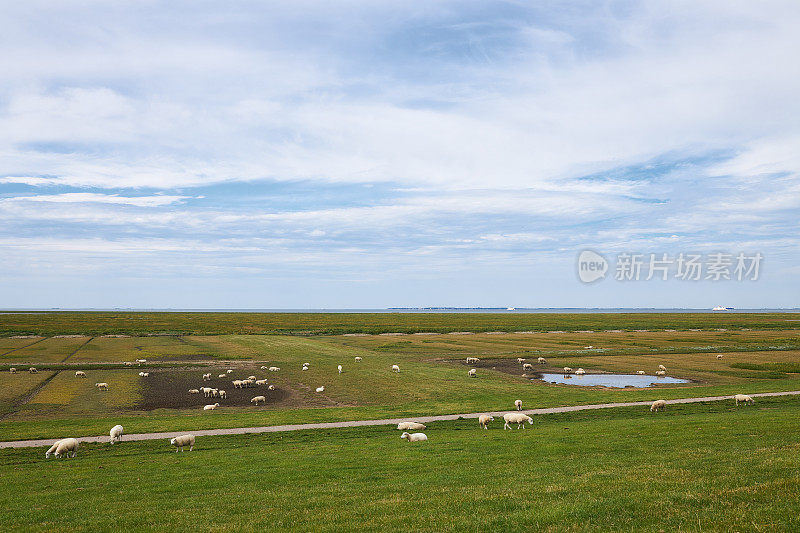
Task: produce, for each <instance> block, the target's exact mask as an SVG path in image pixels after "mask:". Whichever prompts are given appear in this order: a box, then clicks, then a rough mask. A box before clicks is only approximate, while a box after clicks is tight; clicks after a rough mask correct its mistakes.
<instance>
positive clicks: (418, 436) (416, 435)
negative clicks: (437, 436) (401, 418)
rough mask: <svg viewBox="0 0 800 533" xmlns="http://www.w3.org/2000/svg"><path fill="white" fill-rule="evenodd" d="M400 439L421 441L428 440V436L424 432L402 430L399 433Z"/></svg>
mask: <svg viewBox="0 0 800 533" xmlns="http://www.w3.org/2000/svg"><path fill="white" fill-rule="evenodd" d="M400 438H401V439H406V440H407V441H408V442H422V441H425V440H428V436H427V435H426V434H425V433H411V434H409V433H407V432H404V433H403V434H402V435H400Z"/></svg>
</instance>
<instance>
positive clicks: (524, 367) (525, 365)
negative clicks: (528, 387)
mask: <svg viewBox="0 0 800 533" xmlns="http://www.w3.org/2000/svg"><path fill="white" fill-rule="evenodd" d="M522 370H533V365H532V364H530V363H523V364H522Z"/></svg>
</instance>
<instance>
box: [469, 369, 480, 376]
mask: <svg viewBox="0 0 800 533" xmlns="http://www.w3.org/2000/svg"><path fill="white" fill-rule="evenodd" d="M467 375H469V377H471V378H476V377H478V369H477V368H470V369H469V372H467Z"/></svg>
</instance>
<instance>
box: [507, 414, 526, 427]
mask: <svg viewBox="0 0 800 533" xmlns="http://www.w3.org/2000/svg"><path fill="white" fill-rule="evenodd" d="M503 420H505V424H504V425H503V429H513V428H512V427H511V426H510V425H509V424H516V425H517V429H519V428H520V427H521V428H522V429H525V422H527V423H528V424H533V418H531V417H529V416H528V415H524V414H522V413H506V414H504V415H503Z"/></svg>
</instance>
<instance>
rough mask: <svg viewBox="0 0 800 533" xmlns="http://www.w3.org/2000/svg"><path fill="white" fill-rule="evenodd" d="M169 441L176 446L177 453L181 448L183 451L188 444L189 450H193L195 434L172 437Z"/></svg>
mask: <svg viewBox="0 0 800 533" xmlns="http://www.w3.org/2000/svg"><path fill="white" fill-rule="evenodd" d="M169 443H170V444H172V445H173V446H175V453H178V449H179V448H180V451H183V447H184V446H188V447H189V451H192V450H193V449H194V435H181V436H179V437H175V438H173V439H170V441H169Z"/></svg>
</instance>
